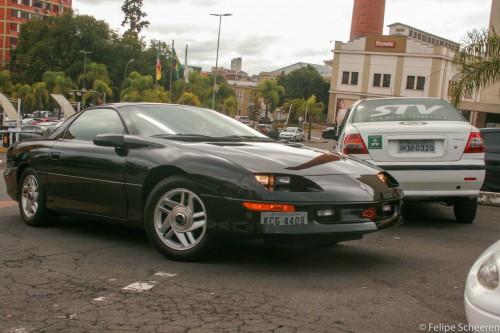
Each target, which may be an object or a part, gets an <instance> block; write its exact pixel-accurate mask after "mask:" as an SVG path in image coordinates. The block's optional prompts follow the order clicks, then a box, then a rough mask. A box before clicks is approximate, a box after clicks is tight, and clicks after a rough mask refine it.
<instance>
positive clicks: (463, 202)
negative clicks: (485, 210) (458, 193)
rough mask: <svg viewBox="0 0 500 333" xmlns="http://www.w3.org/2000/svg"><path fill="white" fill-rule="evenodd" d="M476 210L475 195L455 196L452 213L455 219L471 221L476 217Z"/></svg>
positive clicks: (463, 221)
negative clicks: (469, 196)
mask: <svg viewBox="0 0 500 333" xmlns="http://www.w3.org/2000/svg"><path fill="white" fill-rule="evenodd" d="M476 212H477V197H474V198H472V199H469V198H457V199H455V201H454V202H453V213H454V214H455V219H456V220H457V221H458V222H461V223H472V222H473V221H474V219H475V218H476Z"/></svg>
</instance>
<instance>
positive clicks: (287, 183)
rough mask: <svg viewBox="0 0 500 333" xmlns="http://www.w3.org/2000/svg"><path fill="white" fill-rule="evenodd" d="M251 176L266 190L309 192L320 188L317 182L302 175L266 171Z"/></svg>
mask: <svg viewBox="0 0 500 333" xmlns="http://www.w3.org/2000/svg"><path fill="white" fill-rule="evenodd" d="M253 176H254V178H255V180H256V181H257V182H258V183H260V184H261V185H262V186H264V188H265V189H266V190H267V191H287V192H311V191H321V190H322V189H321V187H319V186H318V185H317V184H315V183H314V182H312V181H310V180H308V179H306V178H304V177H299V176H294V175H287V174H266V173H256V174H254V175H253Z"/></svg>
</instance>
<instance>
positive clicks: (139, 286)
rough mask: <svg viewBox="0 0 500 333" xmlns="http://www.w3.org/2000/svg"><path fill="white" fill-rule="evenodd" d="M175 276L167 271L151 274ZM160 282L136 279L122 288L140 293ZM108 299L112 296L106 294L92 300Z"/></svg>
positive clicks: (101, 300)
mask: <svg viewBox="0 0 500 333" xmlns="http://www.w3.org/2000/svg"><path fill="white" fill-rule="evenodd" d="M176 276H177V274H174V273H167V272H162V271H160V272H157V273H155V274H154V275H153V277H158V278H159V279H158V280H160V279H168V278H173V277H176ZM111 280H115V279H110V281H111ZM160 282H161V281H156V280H148V281H138V282H134V283H131V284H129V285H128V286H126V287H123V288H122V290H126V291H132V292H136V293H142V292H144V291H147V290H150V289H153V288H154V287H155V286H157V285H158V284H159V283H160ZM108 300H112V296H111V295H108V296H99V297H96V298H94V301H96V302H105V301H108Z"/></svg>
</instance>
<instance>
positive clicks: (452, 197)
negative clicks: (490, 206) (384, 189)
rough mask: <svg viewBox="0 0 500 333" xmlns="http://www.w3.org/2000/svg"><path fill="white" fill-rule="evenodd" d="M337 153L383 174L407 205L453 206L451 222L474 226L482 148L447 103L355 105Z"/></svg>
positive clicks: (406, 100) (421, 101) (368, 101)
mask: <svg viewBox="0 0 500 333" xmlns="http://www.w3.org/2000/svg"><path fill="white" fill-rule="evenodd" d="M336 139H337V144H336V146H335V149H336V150H337V151H339V152H343V153H344V154H349V155H352V156H355V157H358V158H360V159H362V160H365V161H366V162H369V163H371V164H374V165H376V166H378V167H381V168H382V169H385V170H387V171H388V172H389V173H391V175H392V176H393V177H394V178H396V179H397V180H398V182H399V183H400V184H401V186H402V188H403V190H404V193H405V200H425V201H437V202H441V203H444V204H446V205H452V206H453V211H454V214H455V218H456V219H457V220H458V221H460V222H464V223H471V222H473V221H474V218H475V216H476V210H477V197H478V195H479V190H480V188H481V185H482V184H483V181H484V176H485V164H484V142H483V138H482V136H481V133H480V132H479V130H478V129H477V128H475V127H474V126H472V125H471V124H470V123H469V122H467V121H466V120H465V119H464V118H463V117H462V115H461V114H460V113H459V112H458V111H457V110H456V109H455V108H454V107H453V106H452V105H451V104H450V103H448V102H447V101H445V100H443V99H437V98H404V97H400V98H380V99H365V100H360V101H357V102H356V103H354V104H353V105H352V106H351V108H350V109H349V110H348V112H347V114H346V116H345V118H344V120H343V122H342V124H341V126H340V128H339V132H338V136H337V137H336Z"/></svg>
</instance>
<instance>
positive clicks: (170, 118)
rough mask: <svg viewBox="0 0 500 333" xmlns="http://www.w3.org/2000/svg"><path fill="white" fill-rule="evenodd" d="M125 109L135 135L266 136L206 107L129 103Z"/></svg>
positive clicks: (265, 137) (264, 137)
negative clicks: (135, 131) (134, 129)
mask: <svg viewBox="0 0 500 333" xmlns="http://www.w3.org/2000/svg"><path fill="white" fill-rule="evenodd" d="M125 109H126V110H127V112H128V114H129V115H130V118H131V120H132V122H133V124H134V126H135V128H136V129H137V131H138V132H139V133H138V134H141V135H144V136H179V137H181V136H198V137H204V138H207V137H210V138H221V137H224V138H227V137H232V138H263V139H268V137H267V136H265V135H263V134H261V133H260V132H258V131H256V130H254V129H252V128H250V127H249V126H247V125H245V124H243V123H241V122H239V121H237V120H235V119H232V118H230V117H228V116H225V115H223V114H221V113H219V112H215V111H212V110H208V109H202V108H196V107H187V106H183V105H168V104H151V105H145V104H140V105H130V106H127V107H125Z"/></svg>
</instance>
